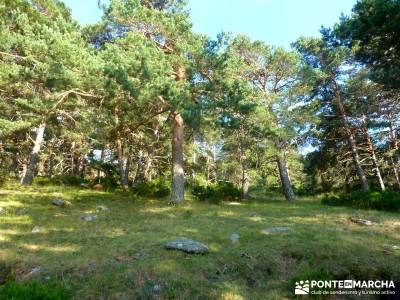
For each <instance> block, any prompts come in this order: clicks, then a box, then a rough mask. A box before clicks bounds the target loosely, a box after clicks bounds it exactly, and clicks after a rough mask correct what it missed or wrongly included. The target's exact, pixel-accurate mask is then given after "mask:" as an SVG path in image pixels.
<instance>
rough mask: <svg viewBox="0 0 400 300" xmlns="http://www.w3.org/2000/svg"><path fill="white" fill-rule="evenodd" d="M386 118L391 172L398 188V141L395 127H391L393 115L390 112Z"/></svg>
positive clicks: (399, 184)
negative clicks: (390, 153)
mask: <svg viewBox="0 0 400 300" xmlns="http://www.w3.org/2000/svg"><path fill="white" fill-rule="evenodd" d="M388 119H389V129H390V141H391V148H392V151H393V156H392V164H393V173H394V177H395V179H396V183H397V186H398V188H399V189H400V170H399V167H398V165H399V164H400V154H399V143H398V140H397V134H396V129H395V128H394V127H393V117H392V114H391V113H390V114H389V115H388Z"/></svg>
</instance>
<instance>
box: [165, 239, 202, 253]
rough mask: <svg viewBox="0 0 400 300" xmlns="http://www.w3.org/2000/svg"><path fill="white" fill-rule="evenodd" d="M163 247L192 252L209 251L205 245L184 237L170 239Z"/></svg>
mask: <svg viewBox="0 0 400 300" xmlns="http://www.w3.org/2000/svg"><path fill="white" fill-rule="evenodd" d="M165 248H166V249H171V250H180V251H183V252H186V253H193V254H202V253H207V252H208V251H209V249H208V247H207V245H205V244H203V243H200V242H197V241H193V240H189V239H186V238H183V239H179V240H174V241H170V242H168V243H167V244H166V245H165Z"/></svg>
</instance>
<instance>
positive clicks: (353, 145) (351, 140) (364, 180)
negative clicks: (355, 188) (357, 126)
mask: <svg viewBox="0 0 400 300" xmlns="http://www.w3.org/2000/svg"><path fill="white" fill-rule="evenodd" d="M349 131H350V129H349ZM347 142H348V144H349V147H350V150H351V155H352V157H353V162H354V165H355V167H356V172H357V176H358V178H359V179H360V183H361V187H362V189H363V190H364V191H369V184H368V180H367V177H365V173H364V170H363V168H362V166H361V161H360V156H359V155H358V151H357V147H356V143H355V141H354V137H353V134H352V133H349V136H348V138H347Z"/></svg>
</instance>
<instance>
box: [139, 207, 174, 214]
mask: <svg viewBox="0 0 400 300" xmlns="http://www.w3.org/2000/svg"><path fill="white" fill-rule="evenodd" d="M172 210H173V208H172V207H150V208H144V209H141V210H139V212H143V213H151V214H161V213H165V212H170V211H172Z"/></svg>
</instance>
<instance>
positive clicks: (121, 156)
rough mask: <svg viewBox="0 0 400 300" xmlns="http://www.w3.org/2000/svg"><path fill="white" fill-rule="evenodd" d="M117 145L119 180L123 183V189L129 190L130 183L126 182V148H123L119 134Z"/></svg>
mask: <svg viewBox="0 0 400 300" xmlns="http://www.w3.org/2000/svg"><path fill="white" fill-rule="evenodd" d="M116 144H117V156H118V173H119V179H120V181H121V187H122V189H124V190H126V189H127V188H128V181H127V180H126V176H125V159H124V148H123V144H122V140H121V137H120V134H119V133H117V140H116Z"/></svg>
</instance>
